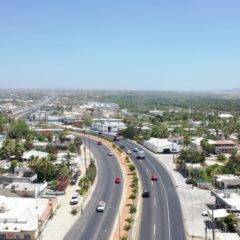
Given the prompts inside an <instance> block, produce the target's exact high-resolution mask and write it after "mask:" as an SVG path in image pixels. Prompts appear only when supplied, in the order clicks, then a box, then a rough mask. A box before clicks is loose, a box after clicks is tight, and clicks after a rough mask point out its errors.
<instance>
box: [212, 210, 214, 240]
mask: <svg viewBox="0 0 240 240" xmlns="http://www.w3.org/2000/svg"><path fill="white" fill-rule="evenodd" d="M213 215H214V206H213V207H212V237H213V240H215V227H214V216H213Z"/></svg>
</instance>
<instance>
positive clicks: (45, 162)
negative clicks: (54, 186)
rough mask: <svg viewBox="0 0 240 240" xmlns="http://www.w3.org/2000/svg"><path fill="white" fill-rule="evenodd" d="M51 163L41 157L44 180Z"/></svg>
mask: <svg viewBox="0 0 240 240" xmlns="http://www.w3.org/2000/svg"><path fill="white" fill-rule="evenodd" d="M51 165H52V163H51V161H50V160H49V159H48V158H42V159H41V166H42V170H43V171H42V172H43V175H44V180H47V176H48V175H49V169H50V167H51Z"/></svg>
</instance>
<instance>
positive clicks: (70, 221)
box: [41, 145, 90, 240]
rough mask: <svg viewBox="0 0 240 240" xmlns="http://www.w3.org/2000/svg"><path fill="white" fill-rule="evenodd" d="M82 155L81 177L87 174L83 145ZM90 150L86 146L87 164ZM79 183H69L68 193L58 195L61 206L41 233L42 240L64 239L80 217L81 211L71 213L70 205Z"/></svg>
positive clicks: (80, 159) (81, 202)
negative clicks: (74, 213)
mask: <svg viewBox="0 0 240 240" xmlns="http://www.w3.org/2000/svg"><path fill="white" fill-rule="evenodd" d="M81 153H82V154H81V156H79V158H78V161H79V162H78V167H79V169H80V170H81V176H80V178H79V179H81V178H82V177H83V176H84V175H85V158H84V149H83V145H82V146H81ZM89 156H90V153H89V150H88V149H87V148H86V160H87V165H89V159H90V158H89ZM78 189H79V187H78V184H76V185H73V186H71V185H69V186H68V187H67V189H66V193H65V195H63V196H59V197H58V201H59V207H58V209H57V211H56V213H55V214H54V216H53V218H52V219H50V220H49V222H48V223H47V225H46V228H45V229H44V230H43V232H42V235H41V240H50V239H51V240H60V239H63V238H64V236H65V235H66V234H67V232H68V231H69V230H70V229H71V227H72V226H73V225H74V224H75V222H76V221H77V219H78V218H79V217H80V213H78V214H76V215H72V214H71V209H72V206H71V205H69V202H70V199H71V197H72V196H73V195H74V194H76V190H78ZM83 200H84V199H83V198H82V197H80V203H79V204H80V205H84V203H83Z"/></svg>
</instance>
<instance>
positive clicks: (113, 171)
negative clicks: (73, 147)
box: [64, 140, 123, 240]
mask: <svg viewBox="0 0 240 240" xmlns="http://www.w3.org/2000/svg"><path fill="white" fill-rule="evenodd" d="M86 145H87V144H86ZM91 151H92V153H93V155H94V157H95V159H96V161H97V165H98V182H97V185H96V189H95V191H94V193H93V195H92V198H91V200H90V201H89V203H88V205H87V207H86V208H85V210H84V212H83V214H82V216H81V217H80V218H79V219H78V220H77V222H76V223H75V225H74V226H73V227H72V228H71V230H70V231H69V232H68V234H67V235H66V236H65V237H64V239H65V240H78V239H81V240H107V239H110V235H111V232H112V228H113V226H114V222H115V219H116V218H117V217H119V215H118V214H119V212H118V209H119V206H120V200H121V197H122V192H123V187H122V186H123V183H121V184H117V185H116V184H115V183H114V180H115V177H116V176H120V177H121V179H122V180H123V177H122V172H121V169H120V166H119V163H118V162H117V160H116V158H115V156H108V155H107V153H108V151H109V150H108V148H107V147H105V146H104V145H97V142H95V141H93V140H91ZM100 200H103V201H105V202H106V208H105V211H104V212H103V213H97V212H96V206H97V203H98V202H99V201H100ZM66 224H67V223H66Z"/></svg>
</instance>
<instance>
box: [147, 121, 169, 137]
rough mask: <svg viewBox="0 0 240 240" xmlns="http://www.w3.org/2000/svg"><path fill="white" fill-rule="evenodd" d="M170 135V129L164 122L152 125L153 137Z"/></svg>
mask: <svg viewBox="0 0 240 240" xmlns="http://www.w3.org/2000/svg"><path fill="white" fill-rule="evenodd" d="M168 135H169V133H168V129H167V127H166V126H165V125H164V124H159V125H154V126H153V127H152V132H151V137H154V138H167V137H168Z"/></svg>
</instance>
